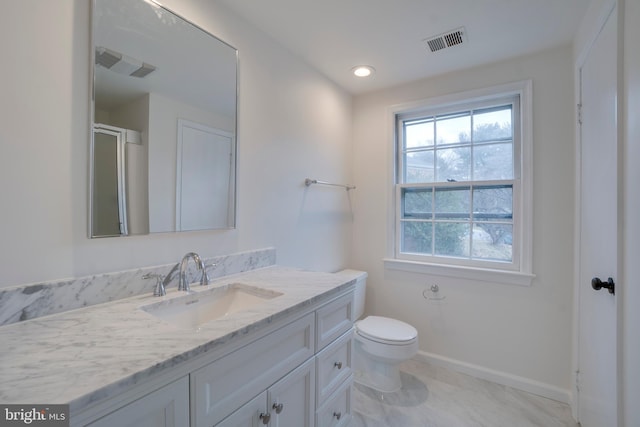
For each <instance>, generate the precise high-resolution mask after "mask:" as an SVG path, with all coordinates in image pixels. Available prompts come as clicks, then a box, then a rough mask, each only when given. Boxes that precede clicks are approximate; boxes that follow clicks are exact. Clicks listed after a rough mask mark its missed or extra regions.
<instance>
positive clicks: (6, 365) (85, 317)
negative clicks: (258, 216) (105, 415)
mask: <svg viewBox="0 0 640 427" xmlns="http://www.w3.org/2000/svg"><path fill="white" fill-rule="evenodd" d="M230 283H243V284H247V285H250V286H256V287H261V288H266V289H268V290H271V291H275V292H280V293H282V295H281V296H278V297H276V298H273V299H270V300H266V301H265V302H263V303H261V304H260V305H258V306H256V307H254V308H252V309H250V310H247V311H243V312H239V313H235V314H231V315H229V316H227V317H225V318H223V319H218V320H214V321H212V322H209V323H206V324H204V325H202V326H201V327H200V329H199V330H198V331H195V330H193V331H186V330H185V329H181V328H178V327H174V326H173V325H170V324H168V323H165V322H163V321H161V320H159V319H158V318H156V317H154V316H152V315H150V314H148V313H146V312H144V311H143V310H141V309H140V307H141V306H144V305H147V304H150V303H155V302H157V301H159V300H161V299H160V298H164V299H171V298H175V297H179V296H182V295H184V292H181V291H177V290H176V289H175V285H172V286H171V288H170V289H168V290H167V296H165V297H154V296H152V295H151V294H146V295H141V296H137V297H132V298H127V299H122V300H119V301H114V302H110V303H105V304H100V305H95V306H91V307H87V308H82V309H77V310H71V311H67V312H63V313H59V314H54V315H50V316H44V317H40V318H36V319H33V320H27V321H24V322H19V323H15V324H11V325H7V326H2V327H0V343H2V345H1V347H0V402H2V403H3V404H10V403H22V404H25V403H32V404H36V403H37V404H68V405H70V411H71V413H74V412H75V411H78V410H81V409H83V408H85V407H86V406H88V405H89V404H91V403H93V402H96V401H98V400H102V399H106V398H109V397H110V396H115V395H117V394H118V393H121V392H122V391H124V390H126V389H128V388H129V387H131V386H133V385H135V384H138V383H140V382H143V381H144V380H145V379H148V378H150V377H151V376H153V375H157V374H159V373H161V372H163V371H165V370H167V369H170V368H172V367H175V366H177V365H178V364H180V363H181V362H183V361H185V360H188V359H190V358H193V357H195V356H198V355H199V354H202V353H204V352H207V351H211V350H214V349H217V348H219V346H221V345H224V344H227V343H229V342H231V341H232V340H234V339H238V338H241V337H243V336H246V335H247V334H249V333H252V332H256V331H258V330H259V329H261V328H262V327H265V326H267V325H269V324H271V323H273V322H274V321H276V320H278V319H281V318H284V317H285V316H287V315H289V314H292V313H294V312H296V311H300V310H302V309H304V308H305V307H309V306H311V305H313V304H315V303H318V302H320V301H323V300H325V299H329V298H330V297H331V296H332V295H334V294H335V295H337V294H338V293H339V292H340V291H341V290H344V289H346V288H347V287H349V286H350V285H351V284H353V283H354V280H352V278H350V277H348V276H345V275H338V274H331V273H316V272H306V271H300V270H296V269H290V268H285V267H279V266H273V267H267V268H262V269H258V270H253V271H249V272H246V273H240V274H235V275H230V276H225V277H221V278H219V279H216V280H215V281H212V283H211V285H210V287H216V286H223V285H227V284H230ZM192 289H193V290H194V291H196V292H200V291H203V290H204V288H203V287H200V286H197V285H193V286H192Z"/></svg>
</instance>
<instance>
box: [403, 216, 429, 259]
mask: <svg viewBox="0 0 640 427" xmlns="http://www.w3.org/2000/svg"><path fill="white" fill-rule="evenodd" d="M432 224H433V223H432V222H430V221H429V222H413V221H403V222H402V236H401V243H400V250H401V251H402V252H410V253H420V254H428V255H431V254H432V248H431V246H432V239H433V237H432V235H433V230H432Z"/></svg>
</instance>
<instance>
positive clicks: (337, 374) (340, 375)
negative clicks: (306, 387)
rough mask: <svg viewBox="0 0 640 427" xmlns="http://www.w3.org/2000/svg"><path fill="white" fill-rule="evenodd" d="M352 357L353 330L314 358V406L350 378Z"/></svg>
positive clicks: (323, 400) (320, 403) (318, 404)
mask: <svg viewBox="0 0 640 427" xmlns="http://www.w3.org/2000/svg"><path fill="white" fill-rule="evenodd" d="M352 357H353V328H352V329H350V330H349V331H348V332H347V333H345V334H344V335H342V336H341V337H340V338H338V339H337V340H336V341H334V342H333V343H331V344H329V345H328V346H327V347H326V348H325V349H324V350H322V351H321V352H320V353H318V354H317V356H316V387H317V389H316V406H317V407H319V406H320V405H322V404H323V403H324V402H325V401H326V400H327V398H328V397H329V396H330V395H331V393H333V392H334V391H336V390H337V389H338V387H340V385H341V384H342V383H343V382H344V381H345V380H346V379H347V378H349V377H350V376H351V374H352V372H353V369H352Z"/></svg>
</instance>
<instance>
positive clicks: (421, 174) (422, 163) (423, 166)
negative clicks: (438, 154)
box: [404, 150, 434, 184]
mask: <svg viewBox="0 0 640 427" xmlns="http://www.w3.org/2000/svg"><path fill="white" fill-rule="evenodd" d="M404 164H405V175H404V182H405V183H408V184H410V183H416V182H433V177H434V174H433V151H431V150H429V151H416V152H411V153H405V159H404Z"/></svg>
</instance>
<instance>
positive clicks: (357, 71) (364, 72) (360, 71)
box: [351, 65, 376, 77]
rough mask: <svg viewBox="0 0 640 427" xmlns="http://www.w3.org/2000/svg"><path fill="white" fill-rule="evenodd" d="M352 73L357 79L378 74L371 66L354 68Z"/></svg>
mask: <svg viewBox="0 0 640 427" xmlns="http://www.w3.org/2000/svg"><path fill="white" fill-rule="evenodd" d="M351 71H352V72H353V74H354V75H355V76H356V77H369V76H372V75H373V73H375V72H376V70H375V68H373V67H372V66H371V65H358V66H356V67H353V68H352V69H351Z"/></svg>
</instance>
